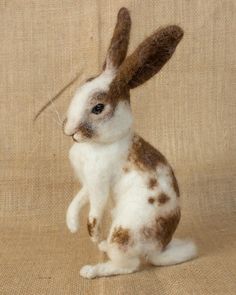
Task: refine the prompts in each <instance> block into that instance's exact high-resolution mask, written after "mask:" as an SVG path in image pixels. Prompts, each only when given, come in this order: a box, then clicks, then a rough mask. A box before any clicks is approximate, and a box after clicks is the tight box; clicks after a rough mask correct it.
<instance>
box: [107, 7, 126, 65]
mask: <svg viewBox="0 0 236 295" xmlns="http://www.w3.org/2000/svg"><path fill="white" fill-rule="evenodd" d="M130 28H131V19H130V14H129V11H128V9H127V8H125V7H123V8H121V9H120V10H119V12H118V15H117V23H116V26H115V29H114V33H113V36H112V39H111V42H110V46H109V48H108V51H107V56H106V60H105V62H104V65H103V70H106V69H118V67H119V66H120V65H121V63H122V62H123V60H124V59H125V57H126V54H127V50H128V45H129V36H130Z"/></svg>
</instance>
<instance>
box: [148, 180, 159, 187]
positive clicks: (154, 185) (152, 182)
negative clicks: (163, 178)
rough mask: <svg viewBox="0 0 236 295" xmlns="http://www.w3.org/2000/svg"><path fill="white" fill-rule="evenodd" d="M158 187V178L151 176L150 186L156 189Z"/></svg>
mask: <svg viewBox="0 0 236 295" xmlns="http://www.w3.org/2000/svg"><path fill="white" fill-rule="evenodd" d="M155 187H157V179H156V178H150V179H149V182H148V188H150V189H154V188H155Z"/></svg>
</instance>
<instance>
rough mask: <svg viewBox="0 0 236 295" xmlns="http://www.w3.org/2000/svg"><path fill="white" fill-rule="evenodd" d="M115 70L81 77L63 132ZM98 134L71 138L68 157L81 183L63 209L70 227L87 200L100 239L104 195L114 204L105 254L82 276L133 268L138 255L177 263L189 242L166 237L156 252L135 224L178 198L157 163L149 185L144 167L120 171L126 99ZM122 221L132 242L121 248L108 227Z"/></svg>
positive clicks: (128, 118)
mask: <svg viewBox="0 0 236 295" xmlns="http://www.w3.org/2000/svg"><path fill="white" fill-rule="evenodd" d="M113 77H114V73H113V72H112V71H111V70H109V71H107V72H106V71H105V72H104V73H103V74H101V75H100V76H99V77H97V78H96V79H94V80H93V81H91V82H88V83H86V84H85V85H84V86H82V88H81V89H80V90H79V91H78V92H77V94H76V95H75V97H74V99H73V100H72V103H71V105H70V107H69V110H68V121H67V124H66V126H65V132H66V134H68V135H71V134H73V133H74V132H75V130H76V127H77V126H78V123H79V122H80V121H81V120H83V117H84V116H85V115H86V114H85V108H86V105H87V104H88V101H89V99H90V96H91V94H92V93H94V92H95V91H97V90H107V89H108V88H109V84H110V83H111V81H112V79H113ZM99 132H100V135H101V137H100V138H99V139H98V140H88V141H82V142H79V143H75V144H74V145H73V146H72V148H71V150H70V154H69V157H70V161H71V164H72V166H73V168H74V170H75V173H76V175H77V176H78V178H79V180H80V182H81V185H82V189H81V191H80V192H79V193H78V194H77V195H76V196H75V198H74V199H73V201H72V202H71V204H70V206H69V208H68V211H67V219H66V220H67V226H68V228H69V229H70V231H71V232H76V231H77V230H78V228H79V212H80V210H81V209H82V207H83V206H84V205H85V204H86V203H87V202H88V201H89V203H90V211H89V217H88V218H89V220H93V219H94V218H95V219H96V220H97V225H96V227H95V228H94V231H95V233H94V235H93V237H92V240H93V241H94V242H97V241H98V240H99V232H98V227H99V224H100V222H101V219H102V216H103V212H104V209H105V206H106V204H107V200H108V197H109V195H112V196H113V197H114V200H115V203H116V206H115V208H114V210H113V212H112V225H111V229H110V233H109V237H108V239H107V241H103V242H102V243H100V245H99V248H100V250H101V251H105V252H107V255H108V256H109V258H110V260H109V261H108V262H106V263H101V264H97V265H94V266H91V265H87V266H85V267H83V268H82V269H81V272H80V274H81V276H83V277H85V278H94V277H96V276H109V275H114V274H126V273H131V272H134V271H136V270H138V267H139V264H140V257H141V256H146V257H148V259H149V260H150V261H151V262H152V263H153V264H155V265H169V264H175V263H180V262H183V261H186V260H189V259H191V258H193V257H194V256H195V255H196V248H195V246H194V244H192V243H190V242H189V243H184V242H171V243H170V244H169V245H168V247H167V248H166V250H165V251H163V252H160V251H158V250H157V248H156V247H157V246H156V244H154V243H151V242H150V241H144V240H143V237H141V234H140V229H141V228H142V227H143V226H144V225H146V226H148V225H150V224H151V222H152V221H153V220H155V217H156V216H157V214H160V215H163V214H165V213H167V214H168V212H170V211H172V210H174V209H175V208H176V207H178V206H179V198H177V197H176V193H175V191H174V190H173V188H172V186H171V184H170V182H171V178H170V176H169V174H170V168H169V167H167V166H164V165H163V166H159V167H158V168H157V170H156V174H155V175H156V176H157V177H158V182H159V185H158V187H157V188H155V189H154V190H150V189H149V188H148V186H147V183H148V179H149V178H150V175H149V174H148V172H142V171H139V170H135V169H133V170H132V169H131V170H130V172H128V173H127V172H124V170H123V167H124V166H125V164H126V161H127V157H128V153H129V150H130V147H131V144H132V138H133V129H132V114H131V110H130V106H129V104H128V103H127V102H125V101H121V102H119V104H118V106H117V107H116V111H115V114H114V116H113V117H112V118H111V119H110V120H109V122H107V123H105V124H100V126H99ZM161 192H164V193H166V194H168V196H169V197H170V201H169V202H168V204H166V205H165V206H158V205H153V206H150V204H149V203H148V202H147V199H148V197H149V196H150V194H155V195H158V193H161ZM119 226H122V227H124V228H128V229H129V230H130V231H131V232H132V238H133V240H134V244H135V246H134V247H132V248H130V249H126V251H122V250H121V249H119V247H117V246H116V245H114V244H112V243H110V238H111V235H112V232H113V229H114V228H116V227H119Z"/></svg>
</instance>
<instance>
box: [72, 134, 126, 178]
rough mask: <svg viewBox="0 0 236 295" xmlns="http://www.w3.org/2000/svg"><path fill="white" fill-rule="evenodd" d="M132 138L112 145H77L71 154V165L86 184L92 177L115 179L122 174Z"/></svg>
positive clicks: (73, 147)
mask: <svg viewBox="0 0 236 295" xmlns="http://www.w3.org/2000/svg"><path fill="white" fill-rule="evenodd" d="M130 143H131V136H128V137H125V138H122V139H121V140H120V141H117V142H115V143H112V144H98V143H86V142H83V143H75V144H74V145H73V146H72V147H71V149H70V152H69V158H70V161H71V164H72V166H73V168H74V170H75V173H76V175H77V176H78V178H79V180H80V181H81V182H82V183H84V182H87V179H89V178H90V176H91V175H94V177H96V176H97V177H105V178H109V180H110V181H111V182H112V181H113V179H115V178H116V177H117V175H118V174H120V173H121V171H122V167H123V165H124V162H125V161H126V159H127V156H128V152H129V147H130Z"/></svg>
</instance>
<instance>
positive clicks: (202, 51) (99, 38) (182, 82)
mask: <svg viewBox="0 0 236 295" xmlns="http://www.w3.org/2000/svg"><path fill="white" fill-rule="evenodd" d="M122 6H126V7H128V8H129V9H130V11H131V15H132V20H133V26H132V33H131V43H130V49H129V52H131V51H132V50H133V49H134V48H135V47H136V46H137V45H138V43H139V42H140V41H141V40H142V39H143V38H144V37H145V36H147V35H148V34H150V32H152V31H153V30H155V29H156V28H157V27H158V26H159V25H166V24H173V23H174V24H179V25H181V26H182V27H183V28H184V30H185V36H184V39H183V41H182V42H181V44H180V45H179V47H178V49H177V51H176V54H175V55H174V57H173V58H172V59H171V61H170V62H169V63H168V64H167V65H166V66H165V68H164V69H163V70H162V71H161V73H159V74H158V75H157V76H156V77H155V78H153V79H152V80H151V81H149V82H148V83H146V84H145V85H144V86H142V87H140V88H138V89H135V90H134V91H133V92H132V106H133V111H134V114H135V119H136V129H137V131H138V132H139V133H140V134H141V135H143V136H144V137H145V138H146V139H147V140H149V141H150V142H151V143H152V144H154V145H155V146H156V147H158V148H159V149H160V150H161V151H162V152H163V153H164V154H165V155H166V156H167V158H168V159H169V160H170V162H171V163H172V165H173V167H174V168H175V170H176V175H177V177H178V180H179V183H180V188H181V192H182V196H181V198H182V201H183V217H182V222H181V224H180V226H179V229H178V231H177V236H180V237H193V238H194V239H195V240H196V242H197V244H198V245H199V249H200V257H199V258H198V259H196V260H194V261H192V262H189V263H186V264H182V265H178V266H172V267H163V268H150V269H147V270H145V271H143V272H139V273H136V274H133V275H127V276H119V277H113V278H108V279H107V278H105V279H104V278H102V279H96V280H93V281H88V280H84V279H81V278H80V277H79V269H80V267H81V266H82V265H84V264H85V263H95V262H97V261H102V260H103V259H105V258H104V256H103V255H102V254H100V253H99V252H98V251H97V249H96V247H95V246H94V245H92V243H91V242H90V240H89V239H88V235H87V231H86V227H85V217H86V216H85V215H86V213H84V215H83V220H82V225H81V229H80V231H79V233H78V234H75V235H71V234H70V233H69V232H68V230H67V229H66V226H65V212H66V208H67V206H68V204H69V202H70V200H71V199H72V197H73V195H74V194H75V193H76V192H77V191H78V189H79V187H78V184H77V183H76V181H75V179H74V178H73V174H72V169H71V168H70V166H69V161H68V158H67V154H68V149H69V147H70V146H71V144H72V141H71V139H69V138H67V137H65V136H64V135H63V134H62V131H61V128H60V126H59V124H58V120H59V119H58V116H57V114H56V112H55V110H56V109H57V110H58V112H59V115H60V117H63V115H64V113H65V111H66V108H67V106H68V103H69V101H70V99H71V96H72V94H73V91H74V90H75V88H76V87H77V85H78V84H79V83H80V82H81V81H83V80H84V79H85V78H86V77H88V76H91V75H92V74H96V73H97V72H98V71H99V69H100V68H101V65H102V62H103V59H104V56H105V53H106V48H107V47H108V43H109V39H110V37H111V35H112V30H113V27H114V24H115V19H116V14H117V11H118V9H119V8H120V7H122ZM235 17H236V4H235V1H234V0H232V1H227V0H225V1H222V0H207V1H206V0H202V1H200V0H199V1H193V0H192V1H189V0H179V1H175V0H172V1H170V0H169V1H164V0H163V1H155V0H153V1H151V0H145V1H144V0H143V1H111V0H110V1H109V0H100V1H92V0H68V1H61V0H49V1H48V0H40V1H37V0H5V1H4V0H1V1H0V99H1V115H0V125H1V198H0V220H1V231H0V234H1V238H0V294H4V295H5V294H9V295H10V294H11V295H12V294H14V295H15V294H35V295H38V294H40V295H41V294H55V295H59V294H62V295H67V294H68V295H73V294H85V295H87V294H89V295H90V294H168V295H169V294H181V295H182V294H188V295H189V294H235V290H236V284H235V268H236V267H235V257H236V255H235V236H234V234H235V191H236V185H235V182H236V181H235V170H236V155H235V150H236V137H235V134H236V120H235V119H236V108H235V93H236V88H235V81H236V80H235V78H236V77H235V71H236V68H235V65H236V62H235V61H236V54H235V48H236V38H235V35H236V34H235V33H236V26H235V25H236V22H235ZM77 72H79V73H80V74H81V76H80V78H79V80H78V82H77V83H75V84H74V85H73V86H72V87H71V88H70V89H69V90H67V91H66V92H65V93H64V94H63V95H62V96H61V98H60V99H59V100H58V101H57V102H56V103H55V108H54V107H53V106H51V107H50V108H49V109H48V110H47V111H46V112H45V113H44V114H43V115H42V116H41V117H40V118H39V119H38V121H37V122H36V124H33V123H32V120H33V116H34V114H35V113H36V112H37V111H38V109H39V108H40V107H41V106H42V105H43V104H44V103H45V102H47V101H48V100H49V99H50V98H51V97H53V96H54V95H55V94H56V93H57V92H58V91H59V90H60V89H61V88H62V87H63V86H64V85H65V84H66V83H67V82H69V81H70V80H71V79H72V78H73V77H74V76H75V73H77ZM106 223H108V222H106Z"/></svg>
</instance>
